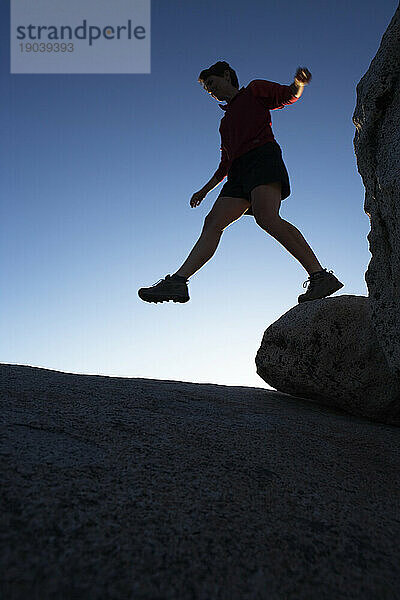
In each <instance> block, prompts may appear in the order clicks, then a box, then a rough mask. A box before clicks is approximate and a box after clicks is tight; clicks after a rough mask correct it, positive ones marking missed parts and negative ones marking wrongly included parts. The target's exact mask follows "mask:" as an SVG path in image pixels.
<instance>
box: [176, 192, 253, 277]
mask: <svg viewBox="0 0 400 600" xmlns="http://www.w3.org/2000/svg"><path fill="white" fill-rule="evenodd" d="M249 206H250V202H249V201H248V200H246V199H245V198H231V197H229V196H219V197H218V198H217V199H216V201H215V202H214V205H213V207H212V209H211V211H210V212H209V213H208V215H207V216H206V218H205V219H204V226H203V230H202V232H201V235H200V237H199V239H198V240H197V242H196V244H195V245H194V246H193V249H192V250H191V252H190V254H189V256H188V257H187V259H186V260H185V262H184V263H183V265H181V266H180V267H179V269H178V270H177V271H175V275H180V276H181V277H186V278H189V277H190V276H191V275H193V273H196V271H198V270H199V269H200V268H201V267H202V266H203V265H204V264H205V263H206V262H208V261H209V260H210V258H211V257H212V256H213V254H214V252H215V251H216V249H217V246H218V244H219V241H220V239H221V236H222V233H223V231H224V229H226V228H227V227H228V225H230V224H231V223H233V222H234V221H237V220H238V219H240V217H241V216H242V215H243V213H244V212H245V211H246V210H247V209H248V208H249Z"/></svg>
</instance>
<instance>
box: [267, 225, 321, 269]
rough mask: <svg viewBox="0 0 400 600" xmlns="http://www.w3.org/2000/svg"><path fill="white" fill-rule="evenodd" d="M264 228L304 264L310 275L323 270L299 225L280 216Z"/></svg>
mask: <svg viewBox="0 0 400 600" xmlns="http://www.w3.org/2000/svg"><path fill="white" fill-rule="evenodd" d="M260 227H262V225H260ZM262 229H265V231H267V232H268V233H269V234H270V235H272V237H274V238H275V239H276V240H277V241H278V242H279V243H280V244H282V246H284V247H285V248H286V250H288V251H289V252H290V254H291V255H292V256H294V258H296V259H297V260H298V261H299V263H300V264H301V265H303V267H304V268H305V270H306V271H307V272H308V273H309V275H311V273H314V272H316V271H321V270H322V266H321V264H320V263H319V261H318V259H317V257H316V256H315V254H314V252H313V251H312V249H311V247H310V246H309V245H308V243H307V242H306V240H305V239H304V237H303V235H302V234H301V233H300V231H299V230H298V229H297V227H295V226H294V225H292V224H291V223H289V222H288V221H285V219H282V218H281V217H278V218H277V219H275V220H274V221H273V222H272V223H270V224H269V225H268V226H267V227H266V228H265V227H262Z"/></svg>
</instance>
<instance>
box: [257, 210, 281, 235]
mask: <svg viewBox="0 0 400 600" xmlns="http://www.w3.org/2000/svg"><path fill="white" fill-rule="evenodd" d="M254 219H255V221H256V223H257V225H259V226H260V227H261V228H262V229H264V231H267V232H268V233H271V234H273V233H275V232H276V231H279V229H280V228H281V226H282V221H283V219H282V218H281V217H280V216H279V215H265V214H255V215H254Z"/></svg>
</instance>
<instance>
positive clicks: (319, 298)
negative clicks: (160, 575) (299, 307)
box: [298, 282, 344, 304]
mask: <svg viewBox="0 0 400 600" xmlns="http://www.w3.org/2000/svg"><path fill="white" fill-rule="evenodd" d="M342 287H344V283H340V282H339V283H338V284H337V285H336V286H335V288H334V289H333V290H332V291H331V292H329V293H328V294H325V295H324V296H318V297H317V298H304V299H301V300H299V299H298V303H299V304H301V303H302V302H311V301H312V300H322V299H323V298H326V297H327V296H331V295H332V294H334V293H335V292H337V291H339V290H340V289H342Z"/></svg>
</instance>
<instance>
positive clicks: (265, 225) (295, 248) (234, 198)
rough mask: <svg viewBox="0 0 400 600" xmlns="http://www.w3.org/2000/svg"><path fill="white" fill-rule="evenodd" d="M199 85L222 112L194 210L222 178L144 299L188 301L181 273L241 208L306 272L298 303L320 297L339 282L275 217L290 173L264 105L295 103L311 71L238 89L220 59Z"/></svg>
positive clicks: (195, 265)
mask: <svg viewBox="0 0 400 600" xmlns="http://www.w3.org/2000/svg"><path fill="white" fill-rule="evenodd" d="M198 81H199V82H200V83H201V84H203V87H204V89H205V90H206V91H207V92H209V93H210V94H211V96H212V97H213V98H215V99H216V100H223V101H225V102H226V104H225V105H222V104H220V105H219V106H220V107H221V108H222V109H223V110H224V111H225V115H224V117H223V118H222V119H221V124H220V128H219V131H220V134H221V161H220V164H219V166H218V169H217V170H216V172H215V173H214V175H213V176H212V177H211V179H210V181H208V183H206V184H205V185H204V187H202V188H201V190H199V191H198V192H195V193H194V194H193V196H192V198H191V200H190V206H191V207H192V208H195V207H196V206H199V204H200V203H201V202H202V201H203V200H204V198H205V197H206V195H207V194H208V192H210V191H211V190H213V189H214V188H215V187H216V186H217V185H218V184H219V183H220V182H221V181H222V180H223V179H224V177H225V176H226V175H227V176H228V178H227V181H226V183H225V184H224V185H223V187H222V188H221V192H220V194H219V196H218V198H217V199H216V201H215V202H214V206H213V207H212V209H211V210H210V212H209V213H208V215H207V216H206V217H205V219H204V226H203V229H202V232H201V235H200V237H199V239H198V240H197V242H196V244H195V245H194V247H193V249H192V251H191V252H190V254H189V256H188V257H187V259H186V260H185V262H184V263H183V264H182V266H181V267H179V269H178V270H177V271H176V272H175V273H174V274H173V275H166V277H165V278H164V279H161V280H160V281H158V282H157V283H156V284H154V285H152V286H151V287H148V288H141V289H140V290H139V292H138V294H139V297H140V298H141V299H142V300H145V301H146V302H165V301H168V300H173V301H174V302H187V301H188V300H189V291H188V286H187V282H188V278H189V277H190V276H191V275H193V273H195V272H196V271H198V270H199V269H200V268H201V267H202V266H203V265H204V264H205V263H206V262H207V261H208V260H210V258H211V257H212V256H213V254H214V252H215V250H216V249H217V246H218V243H219V241H220V239H221V235H222V232H223V231H224V229H225V228H226V227H228V225H230V224H231V223H233V222H234V221H236V220H237V219H240V217H242V216H243V215H244V214H246V215H253V216H254V219H255V221H256V223H257V225H259V226H260V227H261V228H262V229H264V231H266V232H267V233H269V234H270V235H272V236H273V237H274V238H275V239H276V240H278V242H280V243H281V244H282V245H283V246H284V247H285V248H286V249H287V250H288V251H289V252H290V253H291V254H292V255H293V256H294V257H295V258H296V259H297V260H298V261H299V262H300V264H301V265H303V267H304V268H305V270H306V271H307V273H308V274H309V278H308V279H307V281H305V282H304V284H303V286H305V284H307V282H309V286H308V289H307V292H306V293H305V294H301V295H300V296H299V297H298V302H299V303H300V302H305V301H307V300H315V299H317V298H325V297H326V296H329V295H330V294H333V293H334V292H336V291H337V290H339V289H340V288H342V287H343V284H342V283H341V282H340V281H339V280H338V279H337V278H336V277H335V275H334V274H333V272H332V271H327V270H326V269H325V268H322V267H321V265H320V263H319V262H318V259H317V257H316V256H315V254H314V252H313V251H312V249H311V248H310V246H309V245H308V243H307V242H306V240H305V239H304V237H303V236H302V234H301V233H300V231H299V230H298V229H297V228H296V227H295V226H294V225H292V224H291V223H288V221H285V220H284V219H282V218H281V216H280V215H279V209H280V205H281V201H282V200H284V199H285V198H287V197H288V196H289V195H290V184H289V176H288V172H287V170H286V166H285V164H284V162H283V159H282V151H281V148H280V146H279V144H278V143H277V142H276V140H275V138H274V134H273V133H272V128H271V114H270V112H269V111H270V110H276V109H282V108H284V107H285V106H286V105H289V104H293V103H294V102H296V101H297V100H298V99H299V98H300V96H301V94H302V93H303V89H304V86H305V85H307V84H308V83H309V82H310V81H311V73H310V71H309V70H308V69H306V68H301V67H299V68H298V69H297V71H296V75H295V78H294V82H293V83H292V84H291V85H280V84H279V83H273V82H271V81H266V80H264V79H254V80H253V81H251V82H250V83H249V84H248V85H247V87H242V88H240V89H239V82H238V78H237V76H236V73H235V71H234V70H233V69H232V68H231V67H230V66H229V64H228V63H227V62H224V61H219V62H217V63H215V64H214V65H212V66H211V67H209V68H208V69H205V70H203V71H202V72H201V73H200V75H199V78H198Z"/></svg>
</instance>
